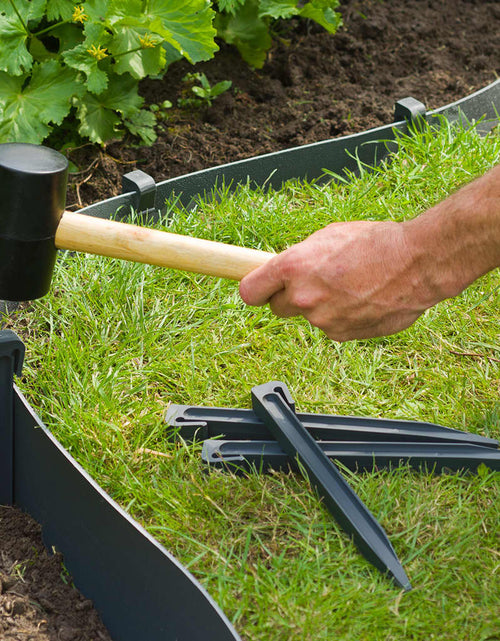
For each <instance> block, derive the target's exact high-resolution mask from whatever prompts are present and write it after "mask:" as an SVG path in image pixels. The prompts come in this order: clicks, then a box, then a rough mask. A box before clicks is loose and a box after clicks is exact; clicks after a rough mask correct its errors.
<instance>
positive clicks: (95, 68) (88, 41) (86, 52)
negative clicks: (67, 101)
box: [63, 22, 111, 94]
mask: <svg viewBox="0 0 500 641" xmlns="http://www.w3.org/2000/svg"><path fill="white" fill-rule="evenodd" d="M84 34H85V40H84V42H83V43H82V44H79V45H77V46H76V47H74V48H73V49H70V50H69V51H66V52H64V53H63V59H64V62H65V63H66V64H67V65H68V66H70V67H72V68H73V69H78V71H83V73H84V74H85V75H86V77H87V89H88V90H89V91H91V92H92V93H96V94H100V93H102V92H103V91H104V90H105V89H106V87H107V86H108V74H107V73H106V71H105V70H104V69H103V68H102V66H103V65H101V66H100V64H99V63H100V62H101V60H100V59H99V57H98V56H97V55H95V54H93V53H92V50H94V51H95V50H97V49H102V51H103V56H106V55H107V54H106V53H104V51H105V49H106V47H107V44H108V42H109V40H110V38H111V36H110V35H109V34H108V32H107V31H106V28H105V26H104V25H103V24H102V23H92V22H90V23H88V24H86V25H85V30H84Z"/></svg>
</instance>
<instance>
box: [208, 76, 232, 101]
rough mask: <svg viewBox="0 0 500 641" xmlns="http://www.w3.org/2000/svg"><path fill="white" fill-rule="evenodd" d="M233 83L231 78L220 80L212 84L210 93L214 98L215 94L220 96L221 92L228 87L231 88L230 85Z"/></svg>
mask: <svg viewBox="0 0 500 641" xmlns="http://www.w3.org/2000/svg"><path fill="white" fill-rule="evenodd" d="M232 84H233V83H232V82H231V80H221V82H218V83H217V84H216V85H214V86H213V87H212V89H211V94H212V96H213V97H214V98H216V97H217V96H220V95H221V94H222V93H224V92H225V91H227V90H228V89H231V85H232Z"/></svg>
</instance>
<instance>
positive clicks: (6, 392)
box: [0, 329, 24, 505]
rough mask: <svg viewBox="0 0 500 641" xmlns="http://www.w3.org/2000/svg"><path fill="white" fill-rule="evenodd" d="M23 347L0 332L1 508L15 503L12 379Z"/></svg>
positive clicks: (12, 335)
mask: <svg viewBox="0 0 500 641" xmlns="http://www.w3.org/2000/svg"><path fill="white" fill-rule="evenodd" d="M23 361H24V344H23V342H22V341H21V339H20V338H19V337H18V336H17V335H16V334H15V333H14V332H12V331H10V330H9V329H4V330H2V331H0V505H12V504H13V503H14V387H13V385H14V375H17V376H20V375H21V372H22V368H23Z"/></svg>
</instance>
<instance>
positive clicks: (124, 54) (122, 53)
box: [113, 47, 144, 59]
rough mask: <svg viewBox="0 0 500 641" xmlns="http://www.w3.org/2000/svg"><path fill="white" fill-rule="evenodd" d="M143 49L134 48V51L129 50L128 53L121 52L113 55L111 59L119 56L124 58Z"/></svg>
mask: <svg viewBox="0 0 500 641" xmlns="http://www.w3.org/2000/svg"><path fill="white" fill-rule="evenodd" d="M143 49H144V47H136V48H135V49H129V50H128V51H122V52H121V53H114V54H113V58H115V59H116V58H119V57H120V56H126V55H128V54H129V53H135V52H136V51H142V50H143Z"/></svg>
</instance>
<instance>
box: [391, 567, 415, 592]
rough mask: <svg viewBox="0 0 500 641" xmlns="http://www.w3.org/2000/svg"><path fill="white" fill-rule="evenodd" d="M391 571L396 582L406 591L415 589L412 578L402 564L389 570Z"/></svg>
mask: <svg viewBox="0 0 500 641" xmlns="http://www.w3.org/2000/svg"><path fill="white" fill-rule="evenodd" d="M389 572H390V574H391V576H392V579H393V581H394V583H395V584H396V585H397V586H398V587H400V588H402V589H403V590H404V592H409V591H410V590H412V589H413V588H412V586H411V583H410V580H409V578H408V577H407V576H406V572H405V571H404V568H403V566H402V565H399V567H396V568H393V569H391V570H389Z"/></svg>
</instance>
